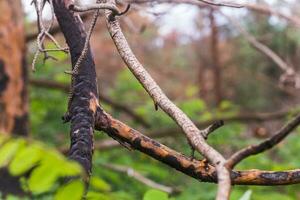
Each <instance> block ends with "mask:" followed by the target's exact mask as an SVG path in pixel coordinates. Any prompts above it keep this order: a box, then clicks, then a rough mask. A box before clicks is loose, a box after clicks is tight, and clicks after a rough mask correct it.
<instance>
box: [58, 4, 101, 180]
mask: <svg viewBox="0 0 300 200" xmlns="http://www.w3.org/2000/svg"><path fill="white" fill-rule="evenodd" d="M53 3H54V12H55V15H56V17H57V20H58V23H59V26H60V29H61V31H62V33H63V35H64V37H65V39H66V42H67V44H68V46H69V49H70V53H71V61H72V69H74V66H75V64H76V62H77V60H78V58H79V57H80V55H81V53H82V50H83V49H84V43H85V40H86V32H85V30H84V28H83V24H82V21H81V19H80V17H79V16H77V15H75V14H74V13H73V12H71V11H69V10H68V8H67V7H66V5H65V1H64V0H54V2H53ZM71 87H72V91H73V94H72V101H70V104H69V109H68V116H67V117H66V118H65V121H71V131H70V137H71V146H70V151H69V157H70V158H71V159H74V160H76V161H78V162H79V163H81V165H82V166H83V167H84V169H85V170H86V172H87V174H88V175H89V174H90V173H91V167H92V154H93V132H94V122H95V117H94V115H95V112H96V108H97V105H98V101H97V98H96V97H97V96H98V93H97V84H96V71H95V63H94V60H93V56H92V53H91V50H90V48H88V51H87V54H86V56H85V58H84V59H83V61H82V62H81V65H80V67H79V69H78V73H77V74H73V75H72V85H71Z"/></svg>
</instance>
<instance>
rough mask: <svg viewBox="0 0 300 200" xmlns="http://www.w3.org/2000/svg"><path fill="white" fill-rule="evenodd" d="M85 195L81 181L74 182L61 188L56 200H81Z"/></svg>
mask: <svg viewBox="0 0 300 200" xmlns="http://www.w3.org/2000/svg"><path fill="white" fill-rule="evenodd" d="M83 194H84V185H83V183H82V182H81V181H80V180H74V181H72V182H70V183H68V184H67V185H65V186H63V187H61V188H60V189H59V190H58V191H57V193H56V194H55V200H66V199H72V200H81V199H82V196H83Z"/></svg>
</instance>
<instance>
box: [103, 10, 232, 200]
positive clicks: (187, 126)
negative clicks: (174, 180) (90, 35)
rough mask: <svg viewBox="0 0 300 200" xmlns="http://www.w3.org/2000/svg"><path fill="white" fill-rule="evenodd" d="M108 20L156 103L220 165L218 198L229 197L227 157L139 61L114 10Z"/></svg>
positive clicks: (122, 52)
mask: <svg viewBox="0 0 300 200" xmlns="http://www.w3.org/2000/svg"><path fill="white" fill-rule="evenodd" d="M106 22H107V27H108V30H109V33H110V35H111V37H112V39H113V41H114V43H115V45H116V47H117V49H118V51H119V53H120V56H121V57H122V59H123V60H124V62H125V63H126V65H127V66H128V68H129V69H130V70H131V71H132V73H133V74H134V75H135V77H136V78H137V79H138V80H139V82H140V83H141V84H142V85H143V87H144V88H145V90H146V91H147V92H148V94H149V95H150V96H151V97H152V98H153V100H154V102H155V104H156V105H158V106H159V107H160V108H161V109H162V110H163V111H164V112H166V113H167V114H168V115H169V116H170V117H171V118H172V119H173V120H174V121H175V122H176V123H177V124H178V125H179V126H180V127H181V128H182V130H183V132H184V133H185V134H186V136H187V138H188V140H189V142H190V143H191V144H192V146H193V148H194V149H196V150H197V151H199V152H200V153H201V154H202V155H204V156H205V157H206V158H208V159H209V160H210V161H211V162H212V163H213V164H214V165H215V166H216V168H217V171H218V179H219V187H218V194H217V199H219V200H221V199H228V198H229V192H230V188H231V184H230V177H229V172H228V170H227V169H226V168H225V167H224V164H225V159H224V157H223V156H222V155H221V154H220V153H219V152H217V151H216V150H215V149H213V148H212V147H210V146H209V145H208V144H207V143H206V141H205V139H204V137H203V136H202V132H203V131H200V130H199V129H198V128H197V127H196V126H195V125H194V123H193V122H192V121H191V120H190V119H189V118H188V117H187V116H186V114H184V113H183V112H182V111H181V110H180V109H179V108H178V107H177V106H176V105H175V104H173V103H172V102H171V101H170V100H169V99H168V97H167V96H166V95H165V94H164V93H163V92H162V90H161V89H160V87H159V86H158V85H157V83H156V82H155V81H154V80H153V79H152V77H151V76H150V74H149V73H148V72H147V71H146V70H145V68H144V67H143V66H142V64H141V63H140V62H139V61H138V60H137V58H136V57H135V55H134V54H133V52H132V50H131V49H130V47H129V45H128V43H127V41H126V38H125V36H124V35H123V33H122V30H121V27H120V26H119V23H118V20H117V19H116V18H115V17H113V16H112V12H111V11H107V12H106Z"/></svg>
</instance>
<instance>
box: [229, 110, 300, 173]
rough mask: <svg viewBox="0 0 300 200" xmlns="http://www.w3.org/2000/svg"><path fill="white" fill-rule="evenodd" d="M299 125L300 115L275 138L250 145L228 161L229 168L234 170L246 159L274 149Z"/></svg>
mask: <svg viewBox="0 0 300 200" xmlns="http://www.w3.org/2000/svg"><path fill="white" fill-rule="evenodd" d="M299 124H300V115H298V116H297V117H295V118H294V119H293V120H292V121H290V122H289V123H288V124H287V125H285V126H284V127H282V128H281V129H280V130H279V131H278V132H277V133H276V134H275V135H274V136H272V137H270V138H268V139H267V140H265V141H263V142H261V143H259V144H257V145H250V146H248V147H246V148H244V149H241V150H240V151H238V152H236V153H235V154H233V155H232V156H231V157H230V158H229V159H228V160H227V164H226V165H227V166H228V168H230V169H232V168H233V167H234V166H235V165H236V164H238V163H239V162H241V161H242V160H244V159H246V158H247V157H249V156H252V155H257V154H259V153H262V152H264V151H266V150H268V149H271V148H273V147H274V146H275V145H277V144H278V143H280V142H281V141H282V140H283V139H284V138H286V136H288V135H289V134H290V133H291V132H292V131H293V130H294V129H295V128H296V127H298V125H299Z"/></svg>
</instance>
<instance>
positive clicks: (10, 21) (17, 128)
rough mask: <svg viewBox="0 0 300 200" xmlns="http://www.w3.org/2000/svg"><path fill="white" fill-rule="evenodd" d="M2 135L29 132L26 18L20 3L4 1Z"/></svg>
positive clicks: (0, 23) (0, 7)
mask: <svg viewBox="0 0 300 200" xmlns="http://www.w3.org/2000/svg"><path fill="white" fill-rule="evenodd" d="M0 13H2V14H1V15H0V133H5V134H16V135H26V134H27V132H28V101H27V88H26V85H27V70H26V64H25V52H26V47H25V35H24V24H23V23H24V16H23V10H22V4H21V1H20V0H14V1H11V0H1V1H0Z"/></svg>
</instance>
